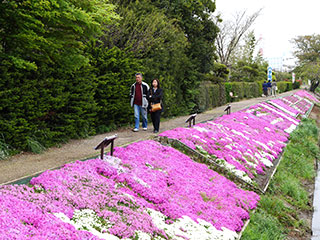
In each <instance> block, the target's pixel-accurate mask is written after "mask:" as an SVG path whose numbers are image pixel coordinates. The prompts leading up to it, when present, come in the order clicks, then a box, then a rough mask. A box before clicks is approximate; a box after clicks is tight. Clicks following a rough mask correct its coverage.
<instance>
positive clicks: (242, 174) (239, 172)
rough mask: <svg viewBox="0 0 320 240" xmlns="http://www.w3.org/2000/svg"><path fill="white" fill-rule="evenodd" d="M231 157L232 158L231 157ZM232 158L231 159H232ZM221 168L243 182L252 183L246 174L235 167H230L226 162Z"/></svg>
mask: <svg viewBox="0 0 320 240" xmlns="http://www.w3.org/2000/svg"><path fill="white" fill-rule="evenodd" d="M231 157H232V156H231ZM232 158H233V157H232ZM223 166H224V167H225V168H226V169H227V170H229V171H230V172H232V173H234V175H236V176H237V177H239V178H241V179H242V180H243V181H245V182H247V183H252V179H251V178H250V177H249V176H248V174H247V173H246V172H244V171H241V170H239V169H236V167H235V166H233V165H231V164H230V163H228V162H227V161H224V162H223Z"/></svg>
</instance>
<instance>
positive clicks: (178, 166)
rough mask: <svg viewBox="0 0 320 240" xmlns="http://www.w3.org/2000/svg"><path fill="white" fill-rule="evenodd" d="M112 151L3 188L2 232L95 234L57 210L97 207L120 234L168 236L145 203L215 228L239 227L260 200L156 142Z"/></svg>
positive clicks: (44, 235)
mask: <svg viewBox="0 0 320 240" xmlns="http://www.w3.org/2000/svg"><path fill="white" fill-rule="evenodd" d="M115 156H117V157H119V158H115V157H107V159H106V160H104V161H103V160H100V159H92V160H88V161H84V162H81V161H77V162H75V163H71V164H67V165H65V166H64V167H63V168H61V169H59V170H52V171H46V172H44V173H43V174H41V175H40V176H38V177H36V178H33V179H32V180H31V184H32V185H33V186H34V187H28V186H18V185H14V186H2V187H0V196H1V198H0V216H1V218H0V238H1V237H2V236H6V237H8V239H15V238H19V237H20V236H26V238H25V239H98V238H96V237H94V236H93V235H92V234H91V233H89V232H86V231H80V230H76V229H75V228H74V227H73V226H71V225H70V224H67V223H63V222H62V221H61V220H60V219H58V218H57V217H55V216H54V215H53V214H52V213H63V214H65V215H66V216H68V217H69V218H72V217H73V214H74V211H75V210H79V209H92V210H93V211H94V212H95V213H96V214H97V215H98V217H100V218H101V219H104V221H106V222H108V224H109V225H110V228H109V229H108V232H109V233H110V234H113V235H115V236H118V237H120V238H126V237H131V238H132V237H134V236H135V232H136V231H142V232H145V233H149V234H150V235H151V236H154V237H155V236H166V234H165V232H164V231H163V230H160V229H158V228H157V227H156V226H155V224H154V223H153V221H152V218H151V217H150V216H149V215H148V214H147V211H146V209H147V208H152V209H155V210H157V211H160V212H162V213H163V214H165V215H166V216H167V220H168V223H169V222H170V221H175V220H176V219H179V218H181V217H183V216H189V217H190V218H192V219H193V220H195V221H197V219H203V220H205V221H207V222H210V223H211V224H213V226H215V227H216V228H217V229H221V228H222V227H225V228H228V229H230V230H232V231H240V230H241V228H242V226H243V220H245V219H248V218H249V210H250V209H254V208H255V207H256V205H257V202H258V200H259V196H258V195H257V194H256V193H254V192H250V191H245V190H242V189H239V188H238V187H237V186H236V185H235V184H234V183H233V182H231V181H229V180H228V179H226V178H225V177H223V176H221V175H219V174H218V173H216V172H214V171H212V170H210V169H208V167H207V166H206V165H204V164H199V163H196V162H194V161H192V160H191V159H190V158H189V157H187V156H186V155H184V154H182V153H180V152H179V151H177V150H175V149H173V148H171V147H166V146H162V145H161V144H160V143H158V142H154V141H143V142H138V143H133V144H131V145H129V146H127V147H126V148H116V149H115ZM1 234H2V235H1ZM21 234H22V235H21ZM17 236H19V237H17ZM19 239H24V238H19Z"/></svg>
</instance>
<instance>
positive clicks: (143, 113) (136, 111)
mask: <svg viewBox="0 0 320 240" xmlns="http://www.w3.org/2000/svg"><path fill="white" fill-rule="evenodd" d="M133 107H134V121H135V124H134V128H137V129H139V124H140V118H139V117H140V113H141V116H142V127H143V128H146V127H147V125H148V117H147V109H146V108H142V107H141V106H140V105H136V104H134V105H133Z"/></svg>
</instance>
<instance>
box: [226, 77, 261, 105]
mask: <svg viewBox="0 0 320 240" xmlns="http://www.w3.org/2000/svg"><path fill="white" fill-rule="evenodd" d="M225 89H226V99H227V102H232V101H239V100H241V99H244V98H254V97H259V96H261V94H262V90H261V87H260V84H259V82H228V83H225ZM230 92H232V93H233V96H236V97H235V98H231V96H230Z"/></svg>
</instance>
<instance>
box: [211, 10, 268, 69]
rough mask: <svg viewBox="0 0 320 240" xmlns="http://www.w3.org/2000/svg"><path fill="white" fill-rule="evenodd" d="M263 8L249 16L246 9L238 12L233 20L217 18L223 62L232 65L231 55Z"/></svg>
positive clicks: (219, 49)
mask: <svg viewBox="0 0 320 240" xmlns="http://www.w3.org/2000/svg"><path fill="white" fill-rule="evenodd" d="M261 11H262V9H259V10H258V11H256V12H254V13H253V14H252V15H250V16H247V14H246V11H243V12H238V13H236V15H235V19H234V20H233V21H220V19H219V18H217V19H216V20H217V21H216V24H217V26H218V27H219V29H220V32H219V33H218V36H217V39H216V47H217V54H218V56H219V60H220V62H221V63H222V64H225V65H226V66H228V67H230V65H231V56H232V54H233V53H234V51H235V50H236V48H237V47H238V44H239V42H240V40H241V39H242V37H243V35H244V34H245V33H246V32H247V31H248V29H249V28H250V27H251V26H252V24H253V23H254V22H255V20H256V19H257V17H258V16H259V15H260V13H261Z"/></svg>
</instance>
